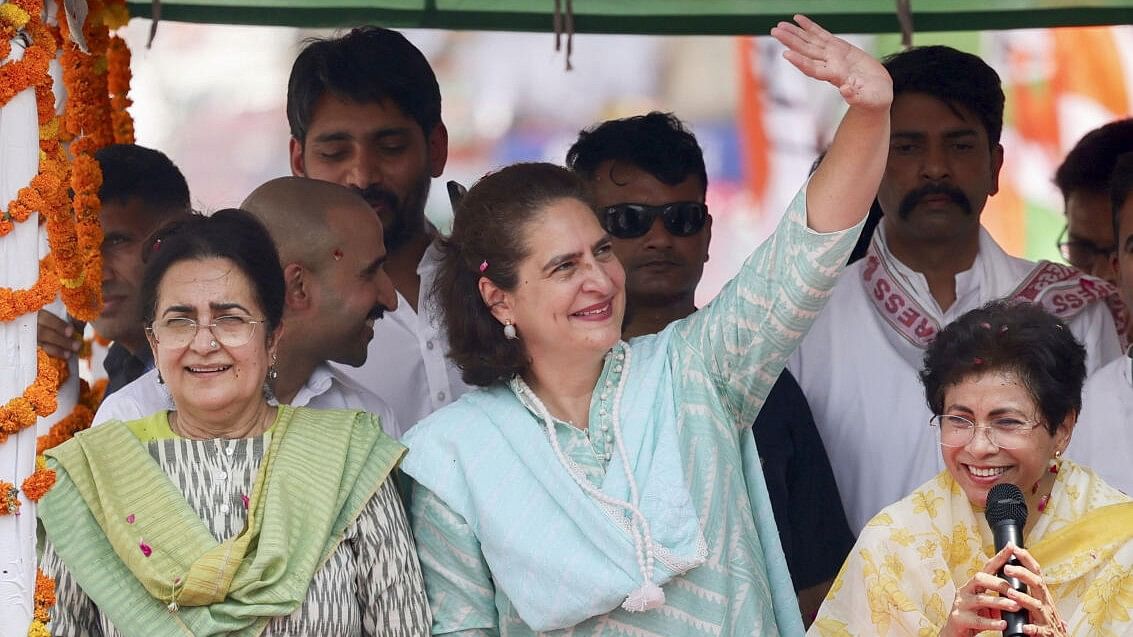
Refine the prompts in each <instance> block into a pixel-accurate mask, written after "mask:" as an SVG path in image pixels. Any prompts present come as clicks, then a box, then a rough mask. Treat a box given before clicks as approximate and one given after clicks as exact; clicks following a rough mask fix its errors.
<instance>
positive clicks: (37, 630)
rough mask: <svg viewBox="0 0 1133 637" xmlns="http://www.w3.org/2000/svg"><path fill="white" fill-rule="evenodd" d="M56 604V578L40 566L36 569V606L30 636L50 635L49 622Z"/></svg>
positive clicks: (29, 631)
mask: <svg viewBox="0 0 1133 637" xmlns="http://www.w3.org/2000/svg"><path fill="white" fill-rule="evenodd" d="M53 606H55V580H53V579H51V578H50V577H48V576H47V575H45V574H44V573H43V571H41V570H39V569H38V568H37V569H36V570H35V607H34V610H33V611H32V622H31V626H28V637H50V636H51V633H50V632H49V631H48V630H47V622H48V621H49V620H50V619H51V608H52V607H53Z"/></svg>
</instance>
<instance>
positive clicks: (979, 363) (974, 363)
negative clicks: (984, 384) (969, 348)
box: [972, 356, 984, 367]
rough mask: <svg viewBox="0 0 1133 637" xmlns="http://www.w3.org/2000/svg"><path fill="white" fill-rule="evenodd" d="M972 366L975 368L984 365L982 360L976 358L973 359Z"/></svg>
mask: <svg viewBox="0 0 1133 637" xmlns="http://www.w3.org/2000/svg"><path fill="white" fill-rule="evenodd" d="M972 364H973V365H975V366H976V367H979V366H980V365H983V364H984V359H982V358H980V357H979V356H976V357H975V358H973V359H972Z"/></svg>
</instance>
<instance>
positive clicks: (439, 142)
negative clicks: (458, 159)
mask: <svg viewBox="0 0 1133 637" xmlns="http://www.w3.org/2000/svg"><path fill="white" fill-rule="evenodd" d="M425 141H426V142H427V143H428V145H429V174H430V175H432V176H433V177H440V176H441V173H443V172H444V171H445V164H446V163H448V129H447V128H445V124H444V122H437V125H436V126H434V127H433V130H432V131H431V132H430V133H429V136H428V138H427V139H426V140H425Z"/></svg>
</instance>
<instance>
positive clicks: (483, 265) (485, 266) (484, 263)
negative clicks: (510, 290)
mask: <svg viewBox="0 0 1133 637" xmlns="http://www.w3.org/2000/svg"><path fill="white" fill-rule="evenodd" d="M487 269H488V260H487V259H484V260H483V261H481V262H480V274H483V273H484V270H487Z"/></svg>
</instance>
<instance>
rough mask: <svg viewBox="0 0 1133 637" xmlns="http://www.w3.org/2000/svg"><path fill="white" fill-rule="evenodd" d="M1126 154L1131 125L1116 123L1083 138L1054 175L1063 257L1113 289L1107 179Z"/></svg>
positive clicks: (1131, 146)
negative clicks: (1061, 219)
mask: <svg viewBox="0 0 1133 637" xmlns="http://www.w3.org/2000/svg"><path fill="white" fill-rule="evenodd" d="M1130 151H1133V119H1120V120H1117V121H1114V122H1110V123H1108V124H1106V125H1105V126H1102V127H1100V128H1095V129H1094V130H1092V131H1090V132H1089V133H1086V135H1085V136H1084V137H1082V139H1080V140H1078V143H1077V144H1075V145H1074V148H1072V149H1071V150H1070V152H1069V153H1068V154H1067V155H1066V159H1065V160H1063V162H1062V165H1061V166H1059V167H1058V171H1057V172H1055V173H1054V184H1055V185H1056V186H1058V189H1059V190H1060V191H1061V192H1062V201H1063V203H1064V204H1065V210H1066V229H1065V230H1063V231H1062V236H1061V237H1059V241H1058V247H1059V250H1060V251H1061V252H1062V257H1063V258H1064V259H1066V262H1067V263H1069V264H1070V265H1072V266H1074V267H1076V268H1078V269H1079V270H1081V271H1083V272H1085V273H1086V274H1092V275H1094V276H1096V277H1098V278H1099V279H1105V280H1106V281H1109V282H1110V283H1115V284H1116V282H1117V272H1116V271H1115V270H1114V268H1113V253H1114V250H1115V249H1116V242H1115V240H1114V234H1113V209H1112V207H1111V205H1110V192H1109V178H1110V175H1111V174H1112V173H1113V167H1114V166H1115V165H1116V164H1117V158H1118V157H1119V156H1120V155H1122V154H1123V153H1128V152H1130Z"/></svg>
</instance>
